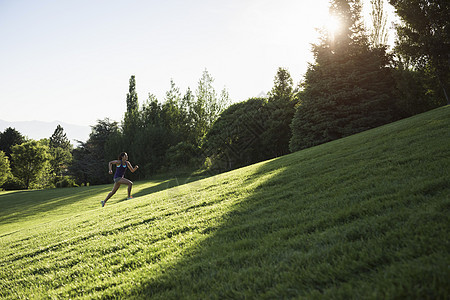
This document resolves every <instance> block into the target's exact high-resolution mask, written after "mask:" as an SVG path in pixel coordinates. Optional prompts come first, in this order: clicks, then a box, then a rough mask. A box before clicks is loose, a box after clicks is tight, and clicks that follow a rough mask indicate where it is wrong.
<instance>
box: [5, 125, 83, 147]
mask: <svg viewBox="0 0 450 300" xmlns="http://www.w3.org/2000/svg"><path fill="white" fill-rule="evenodd" d="M58 125H61V126H62V128H63V129H64V133H65V134H66V136H67V138H68V139H69V141H70V143H71V144H72V145H75V146H76V145H77V142H76V141H75V140H79V141H83V142H86V141H87V139H88V138H89V133H91V128H90V126H80V125H73V124H68V123H64V122H60V121H53V122H42V121H22V122H8V121H4V120H0V131H1V132H3V131H5V129H6V128H8V127H12V128H15V129H16V130H17V131H19V132H20V133H21V134H23V135H24V136H27V137H28V138H30V139H34V140H40V139H43V138H50V137H51V136H52V134H53V132H55V129H56V127H57V126H58Z"/></svg>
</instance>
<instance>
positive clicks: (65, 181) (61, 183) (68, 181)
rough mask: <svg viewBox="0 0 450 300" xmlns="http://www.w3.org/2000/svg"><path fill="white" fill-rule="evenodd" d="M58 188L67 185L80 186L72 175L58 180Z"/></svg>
mask: <svg viewBox="0 0 450 300" xmlns="http://www.w3.org/2000/svg"><path fill="white" fill-rule="evenodd" d="M56 187H57V188H66V187H78V184H76V183H75V180H74V179H73V178H72V177H70V176H64V177H63V178H62V179H61V180H59V181H58V182H56Z"/></svg>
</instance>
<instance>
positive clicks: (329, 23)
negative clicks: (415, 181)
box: [324, 15, 342, 35]
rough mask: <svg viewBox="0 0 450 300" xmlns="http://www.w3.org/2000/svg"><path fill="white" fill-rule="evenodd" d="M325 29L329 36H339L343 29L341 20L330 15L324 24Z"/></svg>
mask: <svg viewBox="0 0 450 300" xmlns="http://www.w3.org/2000/svg"><path fill="white" fill-rule="evenodd" d="M324 27H325V29H326V30H327V31H328V33H329V34H331V35H335V34H337V33H338V32H339V31H340V30H341V27H342V23H341V20H340V19H339V18H338V17H337V16H333V15H329V16H328V18H327V20H326V21H325V24H324Z"/></svg>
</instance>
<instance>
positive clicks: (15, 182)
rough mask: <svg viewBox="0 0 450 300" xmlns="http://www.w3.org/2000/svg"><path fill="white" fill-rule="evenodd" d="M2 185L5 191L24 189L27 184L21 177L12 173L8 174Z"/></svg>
mask: <svg viewBox="0 0 450 300" xmlns="http://www.w3.org/2000/svg"><path fill="white" fill-rule="evenodd" d="M2 187H3V189H4V190H5V191H13V190H24V189H25V184H23V182H22V181H21V180H20V179H19V178H17V177H14V176H12V175H11V176H8V178H7V179H6V181H5V183H4V184H3V185H2Z"/></svg>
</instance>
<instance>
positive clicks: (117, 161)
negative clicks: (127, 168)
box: [108, 160, 120, 174]
mask: <svg viewBox="0 0 450 300" xmlns="http://www.w3.org/2000/svg"><path fill="white" fill-rule="evenodd" d="M113 164H116V165H117V164H120V160H112V161H110V162H109V163H108V168H109V174H112V173H113V171H112V165H113Z"/></svg>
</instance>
